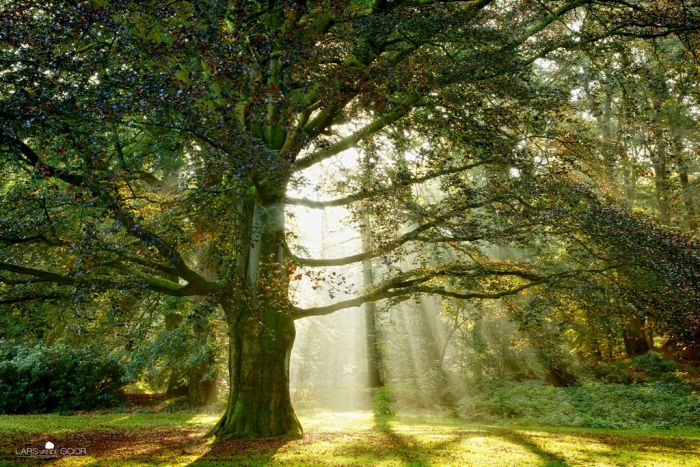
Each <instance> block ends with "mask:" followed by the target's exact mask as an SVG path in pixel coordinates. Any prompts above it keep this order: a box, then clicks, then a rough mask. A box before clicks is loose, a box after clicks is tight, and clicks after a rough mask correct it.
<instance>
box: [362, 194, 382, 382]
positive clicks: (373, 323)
mask: <svg viewBox="0 0 700 467" xmlns="http://www.w3.org/2000/svg"><path fill="white" fill-rule="evenodd" d="M361 215H362V219H361V225H360V230H361V232H360V233H361V237H362V251H370V250H371V249H372V237H371V232H370V228H369V222H370V215H369V213H368V212H367V211H366V210H365V209H364V208H363V210H362V214H361ZM373 285H374V270H373V268H372V260H371V259H368V260H365V261H363V262H362V286H363V287H364V288H365V289H368V288H370V287H372V286H373ZM362 306H363V308H364V311H365V332H366V336H367V386H368V387H369V388H375V389H376V388H380V387H382V386H383V385H384V382H383V379H382V372H381V349H380V348H379V340H378V336H377V334H378V333H377V320H376V316H375V313H376V311H377V307H376V305H375V304H374V302H367V303H365V304H364V305H362Z"/></svg>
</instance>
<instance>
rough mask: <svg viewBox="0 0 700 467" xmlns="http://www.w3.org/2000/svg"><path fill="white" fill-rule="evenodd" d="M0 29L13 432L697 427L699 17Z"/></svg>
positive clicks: (21, 19)
mask: <svg viewBox="0 0 700 467" xmlns="http://www.w3.org/2000/svg"><path fill="white" fill-rule="evenodd" d="M0 23H2V24H3V27H2V31H0V413H5V414H25V413H43V412H61V413H73V411H86V410H92V409H99V410H108V411H109V410H116V411H122V410H127V411H129V410H145V411H148V410H166V411H178V410H184V409H186V410H191V409H193V408H198V407H208V410H215V411H218V412H217V413H220V412H223V413H224V415H223V417H222V418H221V420H220V421H219V423H218V424H217V425H216V426H215V427H214V428H213V429H212V430H213V432H216V433H218V434H219V435H221V436H233V437H255V438H258V437H263V438H264V437H268V436H298V435H301V433H302V428H301V425H300V423H299V421H298V420H297V417H296V415H295V412H294V408H296V409H297V410H298V411H299V412H300V413H314V412H319V411H323V410H336V411H350V410H370V409H371V410H373V411H374V413H375V415H377V416H379V417H392V416H396V415H400V414H402V413H403V414H407V413H408V414H425V415H427V414H439V415H441V416H448V417H453V416H454V417H458V418H460V419H461V420H464V421H468V422H479V423H484V422H485V423H513V422H515V423H519V424H525V425H527V424H541V425H548V426H581V427H600V428H671V427H697V426H699V425H700V397H699V396H698V391H699V390H700V367H699V366H698V365H700V363H698V362H699V360H700V240H699V237H698V234H699V233H700V131H698V130H699V129H700V79H699V78H700V76H699V75H700V62H699V61H698V56H697V54H698V51H700V35H699V33H698V29H700V7H698V5H696V4H693V3H692V2H683V1H655V2H646V1H639V2H624V1H595V2H593V1H584V0H566V1H552V2H549V1H538V0H524V1H506V0H496V1H476V0H475V1H464V2H444V3H443V2H432V1H416V2H414V1H400V0H397V1H388V2H387V1H382V0H378V1H377V2H366V1H359V0H358V1H350V2H314V1H308V2H291V1H288V2H258V1H241V2H238V1H236V2H218V1H213V0H212V1H201V2H200V1H192V2H184V1H174V2H169V3H165V2H142V3H139V2H127V1H109V2H108V1H105V0H93V1H79V2H60V1H58V2H44V3H42V2H32V1H24V0H21V1H20V0H18V1H0ZM108 407H111V409H106V408H108Z"/></svg>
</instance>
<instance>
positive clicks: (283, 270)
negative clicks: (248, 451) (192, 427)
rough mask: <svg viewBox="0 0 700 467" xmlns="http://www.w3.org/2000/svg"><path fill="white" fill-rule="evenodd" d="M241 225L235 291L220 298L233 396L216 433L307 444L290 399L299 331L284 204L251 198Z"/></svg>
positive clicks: (244, 206)
mask: <svg viewBox="0 0 700 467" xmlns="http://www.w3.org/2000/svg"><path fill="white" fill-rule="evenodd" d="M278 199H279V198H278ZM237 221H238V229H237V232H236V234H237V245H236V248H237V257H236V265H235V272H234V274H235V280H234V287H233V290H232V291H231V292H230V294H227V295H226V296H223V297H221V303H222V306H223V307H224V310H225V311H226V317H227V321H228V326H229V381H230V393H229V399H228V406H227V408H226V412H225V413H224V415H223V417H222V418H221V420H220V421H219V423H218V424H217V425H216V426H215V427H214V429H213V432H214V433H216V434H217V435H219V436H221V437H223V438H228V437H234V438H273V437H300V436H301V435H302V434H303V431H302V428H301V424H300V423H299V420H298V419H297V417H296V414H295V413H294V408H293V407H292V401H291V397H290V394H289V360H290V356H291V351H292V345H293V343H294V337H295V334H296V332H295V328H294V321H293V319H292V317H291V314H290V311H291V307H290V303H289V298H288V290H289V276H288V271H289V265H288V264H287V263H286V260H285V251H286V250H285V248H284V204H283V203H282V202H280V201H267V202H265V201H263V200H261V199H259V198H257V199H255V198H253V197H252V196H246V197H245V198H244V199H243V201H241V202H240V203H239V206H238V212H237Z"/></svg>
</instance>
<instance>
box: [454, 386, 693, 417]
mask: <svg viewBox="0 0 700 467" xmlns="http://www.w3.org/2000/svg"><path fill="white" fill-rule="evenodd" d="M459 415H460V417H462V418H464V419H466V420H471V421H480V422H489V423H494V422H506V421H508V422H515V423H519V424H546V425H557V426H582V427H599V428H652V427H653V428H669V427H675V426H697V425H698V424H700V397H698V395H697V394H695V393H694V392H692V391H691V390H690V388H689V387H688V386H687V385H685V384H683V383H680V382H673V381H655V382H648V383H641V384H632V385H627V384H603V383H597V382H588V383H585V384H583V385H581V386H575V387H568V388H556V387H553V386H547V385H544V384H542V383H540V382H533V381H524V382H518V383H491V384H488V385H482V386H480V387H479V388H475V389H474V390H473V391H472V392H471V394H470V395H469V396H467V397H464V398H463V399H462V400H460V402H459Z"/></svg>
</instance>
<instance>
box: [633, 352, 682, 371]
mask: <svg viewBox="0 0 700 467" xmlns="http://www.w3.org/2000/svg"><path fill="white" fill-rule="evenodd" d="M632 367H633V368H634V369H635V370H637V371H641V372H642V373H644V374H645V375H646V376H647V377H649V378H660V377H662V376H664V375H666V374H667V373H670V372H672V371H673V370H675V369H676V362H674V361H673V360H669V359H666V358H664V356H663V355H661V354H660V353H659V352H653V351H652V352H647V353H645V354H644V355H640V356H639V357H634V358H633V359H632Z"/></svg>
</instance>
